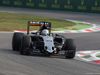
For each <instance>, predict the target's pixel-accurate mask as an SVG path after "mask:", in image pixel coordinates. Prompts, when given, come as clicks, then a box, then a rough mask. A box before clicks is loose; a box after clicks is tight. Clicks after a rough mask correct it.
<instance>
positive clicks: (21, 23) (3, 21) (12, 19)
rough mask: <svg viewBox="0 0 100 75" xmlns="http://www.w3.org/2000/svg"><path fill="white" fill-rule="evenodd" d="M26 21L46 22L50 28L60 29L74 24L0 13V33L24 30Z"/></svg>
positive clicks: (52, 19)
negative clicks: (49, 24) (50, 25)
mask: <svg viewBox="0 0 100 75" xmlns="http://www.w3.org/2000/svg"><path fill="white" fill-rule="evenodd" d="M28 21H48V22H51V23H52V28H60V27H66V26H68V27H70V26H74V25H75V23H73V22H70V21H67V20H63V19H57V18H51V17H45V16H36V15H28V14H15V13H7V12H0V31H12V30H26V29H27V23H28ZM32 29H33V30H37V29H38V27H33V28H32Z"/></svg>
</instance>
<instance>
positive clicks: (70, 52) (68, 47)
mask: <svg viewBox="0 0 100 75" xmlns="http://www.w3.org/2000/svg"><path fill="white" fill-rule="evenodd" d="M64 50H65V58H68V59H72V58H74V57H75V53H76V45H75V43H74V40H73V39H66V40H65V43H64Z"/></svg>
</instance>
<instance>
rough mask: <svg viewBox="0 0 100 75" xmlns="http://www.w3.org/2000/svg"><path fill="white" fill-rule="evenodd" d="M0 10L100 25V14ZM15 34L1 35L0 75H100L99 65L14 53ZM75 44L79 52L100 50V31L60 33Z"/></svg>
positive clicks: (61, 57)
mask: <svg viewBox="0 0 100 75" xmlns="http://www.w3.org/2000/svg"><path fill="white" fill-rule="evenodd" d="M0 11H7V12H13V13H23V14H34V15H41V16H50V17H56V18H61V19H72V20H80V21H86V22H91V23H96V24H100V22H99V20H100V14H89V13H76V12H63V11H47V10H33V9H21V8H7V7H0ZM12 35H13V33H3V32H0V75H91V74H92V75H100V65H96V64H92V63H87V62H83V61H78V60H76V59H65V58H64V57H63V56H51V57H45V56H41V55H35V56H34V55H31V56H24V55H20V54H19V52H16V51H12V48H11V41H12ZM60 35H64V36H65V37H67V38H73V39H75V41H76V45H77V51H81V50H82V51H84V50H100V32H94V33H75V34H74V33H70V34H69V33H66V34H60Z"/></svg>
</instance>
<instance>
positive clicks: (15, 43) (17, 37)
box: [12, 32, 24, 51]
mask: <svg viewBox="0 0 100 75" xmlns="http://www.w3.org/2000/svg"><path fill="white" fill-rule="evenodd" d="M23 35H24V33H19V32H15V33H14V34H13V38H12V50H14V51H19V49H20V44H21V38H22V36H23Z"/></svg>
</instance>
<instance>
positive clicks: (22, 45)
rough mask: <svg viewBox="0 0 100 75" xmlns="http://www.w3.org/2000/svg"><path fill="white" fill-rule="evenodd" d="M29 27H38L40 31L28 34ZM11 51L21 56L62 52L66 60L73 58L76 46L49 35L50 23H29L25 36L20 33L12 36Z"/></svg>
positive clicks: (70, 40) (66, 40)
mask: <svg viewBox="0 0 100 75" xmlns="http://www.w3.org/2000/svg"><path fill="white" fill-rule="evenodd" d="M30 26H40V30H39V31H36V32H31V33H30V32H29V29H30ZM12 49H13V50H14V51H19V52H20V54H22V55H29V54H31V53H36V52H37V53H41V54H45V55H48V56H50V55H54V54H59V52H60V51H63V52H64V55H65V57H66V58H69V59H72V58H74V57H75V52H76V45H75V43H74V40H73V39H66V38H64V36H61V35H58V34H53V33H51V23H50V22H34V21H29V22H28V27H27V35H25V34H24V33H21V32H15V33H14V34H13V39H12Z"/></svg>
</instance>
